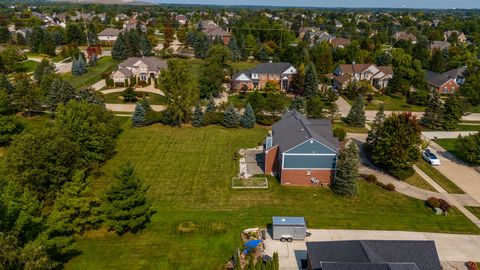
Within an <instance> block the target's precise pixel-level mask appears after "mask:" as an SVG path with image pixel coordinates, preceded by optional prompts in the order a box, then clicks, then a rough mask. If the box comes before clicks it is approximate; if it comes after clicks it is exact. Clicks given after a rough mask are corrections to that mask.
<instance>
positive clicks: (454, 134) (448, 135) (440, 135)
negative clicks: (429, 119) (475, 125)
mask: <svg viewBox="0 0 480 270" xmlns="http://www.w3.org/2000/svg"><path fill="white" fill-rule="evenodd" d="M477 132H478V131H423V132H422V135H423V136H424V137H426V138H427V139H430V140H433V139H456V138H458V136H459V135H462V136H467V135H470V134H474V133H477Z"/></svg>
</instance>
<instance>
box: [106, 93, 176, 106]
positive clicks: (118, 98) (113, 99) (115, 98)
mask: <svg viewBox="0 0 480 270" xmlns="http://www.w3.org/2000/svg"><path fill="white" fill-rule="evenodd" d="M135 93H136V94H137V98H138V101H140V100H141V99H142V98H143V97H146V98H147V100H148V102H149V103H150V104H152V105H162V104H166V98H165V97H164V96H162V95H159V94H155V93H149V92H142V91H135ZM103 96H104V98H105V103H113V104H126V103H128V102H125V101H124V100H123V96H122V92H119V93H110V94H104V95H103Z"/></svg>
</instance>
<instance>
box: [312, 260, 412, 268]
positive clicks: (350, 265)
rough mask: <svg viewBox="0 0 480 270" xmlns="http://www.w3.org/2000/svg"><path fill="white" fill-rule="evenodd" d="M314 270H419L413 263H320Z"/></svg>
mask: <svg viewBox="0 0 480 270" xmlns="http://www.w3.org/2000/svg"><path fill="white" fill-rule="evenodd" d="M314 270H420V269H419V268H418V267H417V265H416V264H414V263H337V262H322V263H321V268H314Z"/></svg>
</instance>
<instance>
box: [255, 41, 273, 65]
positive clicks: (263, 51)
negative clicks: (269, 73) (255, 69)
mask: <svg viewBox="0 0 480 270" xmlns="http://www.w3.org/2000/svg"><path fill="white" fill-rule="evenodd" d="M257 58H258V61H260V62H267V61H268V59H269V58H270V57H269V56H268V52H267V48H266V47H265V45H262V46H261V47H260V50H258V57H257Z"/></svg>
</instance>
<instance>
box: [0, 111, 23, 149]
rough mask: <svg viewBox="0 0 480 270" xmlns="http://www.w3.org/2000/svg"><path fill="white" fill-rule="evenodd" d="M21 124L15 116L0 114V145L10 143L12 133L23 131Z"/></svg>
mask: <svg viewBox="0 0 480 270" xmlns="http://www.w3.org/2000/svg"><path fill="white" fill-rule="evenodd" d="M23 128H24V126H23V124H22V123H21V122H20V121H19V120H18V118H17V117H15V116H0V146H5V145H8V144H9V143H10V141H11V140H12V138H13V136H14V135H17V134H20V133H21V132H22V131H23Z"/></svg>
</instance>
